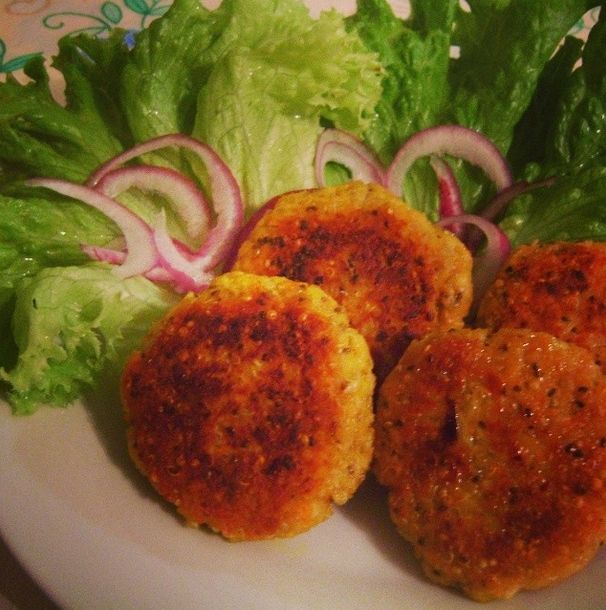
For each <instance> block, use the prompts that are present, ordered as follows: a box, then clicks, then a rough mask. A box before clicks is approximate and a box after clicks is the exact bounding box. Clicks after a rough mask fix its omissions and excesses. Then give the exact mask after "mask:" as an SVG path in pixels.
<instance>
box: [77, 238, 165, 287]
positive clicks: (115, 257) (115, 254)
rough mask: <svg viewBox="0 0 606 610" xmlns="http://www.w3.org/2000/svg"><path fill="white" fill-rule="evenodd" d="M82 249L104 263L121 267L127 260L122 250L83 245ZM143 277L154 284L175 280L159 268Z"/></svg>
mask: <svg viewBox="0 0 606 610" xmlns="http://www.w3.org/2000/svg"><path fill="white" fill-rule="evenodd" d="M80 249H81V250H82V252H84V253H85V254H87V255H88V256H89V257H90V258H92V259H93V260H96V261H100V262H103V263H110V264H112V265H121V264H122V263H123V262H124V259H125V258H126V252H123V251H122V250H114V249H113V248H103V247H101V246H89V245H86V244H83V245H82V246H80ZM143 275H144V277H146V278H147V279H148V280H151V281H152V282H172V281H173V278H172V276H171V275H170V274H169V272H168V271H167V270H166V269H164V268H162V267H158V266H156V267H153V268H152V269H150V270H149V271H146V272H145V273H144V274H143Z"/></svg>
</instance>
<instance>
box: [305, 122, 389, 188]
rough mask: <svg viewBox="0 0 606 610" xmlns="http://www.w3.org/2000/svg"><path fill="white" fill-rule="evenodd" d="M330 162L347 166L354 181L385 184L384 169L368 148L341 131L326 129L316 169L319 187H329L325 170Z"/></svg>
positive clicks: (320, 144) (319, 148)
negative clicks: (325, 177)
mask: <svg viewBox="0 0 606 610" xmlns="http://www.w3.org/2000/svg"><path fill="white" fill-rule="evenodd" d="M330 162H334V163H339V164H340V165H343V166H345V167H346V168H347V169H348V170H349V171H350V173H351V178H352V180H360V181H362V182H374V183H376V184H384V182H385V178H384V173H383V168H382V167H381V164H380V163H379V161H378V160H377V159H376V158H375V157H374V155H373V154H372V153H371V152H370V151H369V150H368V148H366V146H365V145H364V144H363V143H362V142H361V141H360V140H358V139H357V138H356V137H354V136H353V135H351V134H349V133H347V132H345V131H341V130H340V129H325V130H324V131H323V132H322V134H321V135H320V137H319V138H318V144H317V147H316V156H315V160H314V169H315V174H316V182H317V184H318V186H327V184H326V181H325V179H324V170H325V168H326V165H327V164H328V163H330Z"/></svg>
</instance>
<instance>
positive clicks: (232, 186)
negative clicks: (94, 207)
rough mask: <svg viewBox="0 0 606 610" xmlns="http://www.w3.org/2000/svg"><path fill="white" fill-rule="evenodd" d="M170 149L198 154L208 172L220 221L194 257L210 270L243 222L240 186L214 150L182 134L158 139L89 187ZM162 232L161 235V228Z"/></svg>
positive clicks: (114, 163)
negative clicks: (130, 164) (147, 156)
mask: <svg viewBox="0 0 606 610" xmlns="http://www.w3.org/2000/svg"><path fill="white" fill-rule="evenodd" d="M171 146H176V147H180V148H185V149H187V150H189V151H191V152H193V153H194V154H196V155H197V156H198V157H199V158H200V159H201V160H202V162H203V163H204V164H205V166H206V169H207V171H208V176H209V180H210V192H211V200H212V203H213V206H214V208H215V212H216V215H217V221H216V224H215V226H214V227H213V228H212V229H211V230H210V232H209V234H208V237H207V239H206V240H205V242H204V244H202V246H201V248H199V249H198V251H197V252H196V253H195V257H196V261H197V265H199V268H200V269H204V270H209V269H212V268H213V267H215V266H216V265H217V264H219V262H220V261H221V259H222V258H223V256H224V255H225V253H226V252H227V250H228V249H229V247H230V242H231V240H232V239H233V238H234V237H235V235H236V233H237V232H238V230H239V228H240V226H241V224H242V220H243V218H244V207H243V204H242V198H241V196H240V188H239V187H238V183H237V182H236V180H235V178H234V176H233V174H232V173H231V171H230V169H229V168H228V167H227V165H226V164H225V163H224V162H223V160H222V159H221V158H220V157H219V156H218V155H217V153H215V151H214V150H212V148H210V147H209V146H207V145H206V144H203V143H202V142H199V141H198V140H195V139H194V138H190V137H189V136H186V135H183V134H169V135H165V136H159V137H157V138H153V139H151V140H147V141H146V142H143V143H141V144H137V145H136V146H134V147H132V148H130V149H129V150H127V151H125V152H123V153H121V154H119V155H117V156H115V157H113V158H112V159H110V160H109V161H107V162H106V163H104V164H103V165H101V166H100V167H99V169H97V170H96V171H95V172H93V174H92V175H91V176H90V178H89V179H88V181H87V184H88V185H89V186H93V187H94V186H95V185H97V184H98V183H99V181H100V180H101V179H102V178H103V177H104V176H105V175H106V174H107V173H109V172H110V171H112V170H114V169H116V168H118V167H120V166H121V165H123V164H124V163H126V162H127V161H130V160H132V159H135V158H137V157H140V156H141V155H144V154H147V153H150V152H153V151H155V150H159V149H162V148H167V147H171ZM160 232H162V229H161V228H160Z"/></svg>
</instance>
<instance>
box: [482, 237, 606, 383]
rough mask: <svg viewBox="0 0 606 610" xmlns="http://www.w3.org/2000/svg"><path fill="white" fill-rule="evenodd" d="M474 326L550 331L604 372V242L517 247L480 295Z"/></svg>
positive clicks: (605, 254) (605, 250)
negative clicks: (587, 353) (578, 348)
mask: <svg viewBox="0 0 606 610" xmlns="http://www.w3.org/2000/svg"><path fill="white" fill-rule="evenodd" d="M477 324H478V326H485V327H488V328H495V329H496V328H501V327H509V328H530V329H532V330H540V331H544V332H548V333H551V334H552V335H555V336H556V337H559V338H560V339H563V340H565V341H570V342H571V343H575V344H577V345H581V346H583V347H585V348H587V349H589V350H590V351H591V352H592V353H593V354H594V355H595V358H596V361H597V362H598V364H600V365H601V367H602V370H604V371H606V243H600V242H578V243H573V242H558V243H552V244H538V243H537V244H531V245H525V246H522V247H520V248H518V249H517V250H516V251H515V252H514V253H513V254H512V255H511V257H510V258H509V260H508V261H507V263H506V264H505V265H504V267H503V268H502V270H501V271H500V273H499V275H498V276H497V278H496V280H495V282H494V283H493V285H492V286H491V287H490V288H489V290H488V291H487V292H486V294H485V295H484V298H483V300H482V302H481V304H480V308H479V311H478V321H477Z"/></svg>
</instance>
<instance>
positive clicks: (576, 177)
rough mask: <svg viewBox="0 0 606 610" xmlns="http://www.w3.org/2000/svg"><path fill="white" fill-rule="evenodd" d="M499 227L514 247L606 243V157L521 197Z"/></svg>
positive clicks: (510, 207)
mask: <svg viewBox="0 0 606 610" xmlns="http://www.w3.org/2000/svg"><path fill="white" fill-rule="evenodd" d="M500 226H501V228H502V229H503V230H504V231H505V232H506V234H507V235H508V237H509V239H510V240H511V244H512V246H513V247H514V248H515V247H517V246H520V245H522V244H525V243H531V242H533V241H541V242H552V241H557V240H563V241H582V240H586V239H587V240H595V241H606V157H605V158H602V160H601V162H600V163H595V164H594V165H593V166H592V167H588V168H581V169H580V170H577V171H576V172H573V173H570V174H568V175H566V176H563V177H560V178H558V179H557V180H556V181H555V183H554V184H553V186H551V187H548V188H542V189H538V190H535V191H532V192H529V193H528V194H526V195H524V196H522V197H518V198H517V199H516V200H515V201H514V202H513V203H512V204H511V205H510V206H509V208H508V210H507V213H506V214H505V216H504V218H503V220H502V221H501V223H500Z"/></svg>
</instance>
